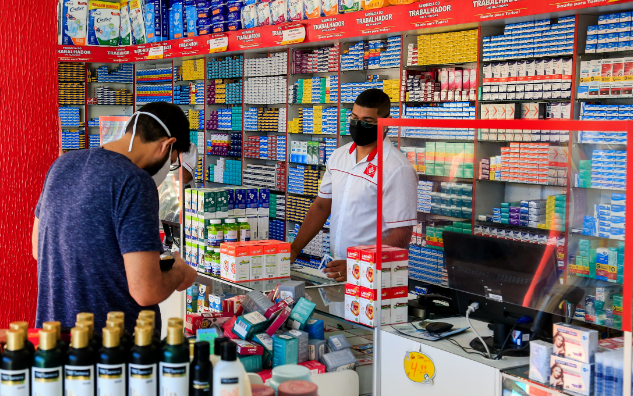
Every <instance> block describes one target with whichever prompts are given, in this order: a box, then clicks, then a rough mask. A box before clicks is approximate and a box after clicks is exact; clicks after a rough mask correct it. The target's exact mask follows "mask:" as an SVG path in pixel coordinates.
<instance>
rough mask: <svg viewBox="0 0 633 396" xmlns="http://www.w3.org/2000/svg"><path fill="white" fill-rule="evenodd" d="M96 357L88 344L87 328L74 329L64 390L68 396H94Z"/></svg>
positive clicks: (67, 358)
mask: <svg viewBox="0 0 633 396" xmlns="http://www.w3.org/2000/svg"><path fill="white" fill-rule="evenodd" d="M94 356H95V352H94V351H93V350H92V348H91V347H90V346H89V343H88V330H87V329H86V328H85V327H73V329H72V330H71V331H70V348H68V355H67V356H66V367H64V389H65V392H66V394H67V395H73V396H75V395H76V396H93V395H94V392H95V376H94V371H95V362H94Z"/></svg>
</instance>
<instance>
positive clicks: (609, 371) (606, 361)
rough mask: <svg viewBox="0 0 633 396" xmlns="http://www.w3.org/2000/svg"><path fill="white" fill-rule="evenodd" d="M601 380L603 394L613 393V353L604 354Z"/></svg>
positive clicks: (611, 395)
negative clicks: (602, 382)
mask: <svg viewBox="0 0 633 396" xmlns="http://www.w3.org/2000/svg"><path fill="white" fill-rule="evenodd" d="M602 367H603V373H604V375H603V378H604V379H603V381H604V396H614V395H615V362H614V353H613V352H608V353H606V354H605V356H604V358H603V361H602Z"/></svg>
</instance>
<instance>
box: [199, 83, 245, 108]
mask: <svg viewBox="0 0 633 396" xmlns="http://www.w3.org/2000/svg"><path fill="white" fill-rule="evenodd" d="M239 103H242V81H241V80H239V81H237V82H228V81H226V80H211V81H209V84H208V85H207V104H239Z"/></svg>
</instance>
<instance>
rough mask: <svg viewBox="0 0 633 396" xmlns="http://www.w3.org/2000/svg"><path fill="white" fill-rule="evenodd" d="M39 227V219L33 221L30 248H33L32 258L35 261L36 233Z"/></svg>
mask: <svg viewBox="0 0 633 396" xmlns="http://www.w3.org/2000/svg"><path fill="white" fill-rule="evenodd" d="M39 227H40V219H38V218H37V217H35V218H34V220H33V234H31V246H32V248H33V258H34V259H35V260H37V232H38V230H39Z"/></svg>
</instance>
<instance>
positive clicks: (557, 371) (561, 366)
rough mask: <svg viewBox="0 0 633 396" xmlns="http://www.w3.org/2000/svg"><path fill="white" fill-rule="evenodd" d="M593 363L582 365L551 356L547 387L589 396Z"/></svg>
mask: <svg viewBox="0 0 633 396" xmlns="http://www.w3.org/2000/svg"><path fill="white" fill-rule="evenodd" d="M593 370H594V365H593V363H582V362H577V361H575V360H572V359H567V358H563V357H559V356H555V355H552V356H551V358H550V373H551V374H550V377H549V385H550V386H553V387H556V388H562V389H565V390H569V391H573V392H576V393H579V394H581V395H589V394H590V393H591V391H592V388H593V386H592V385H593V384H592V382H591V380H592V379H593Z"/></svg>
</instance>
